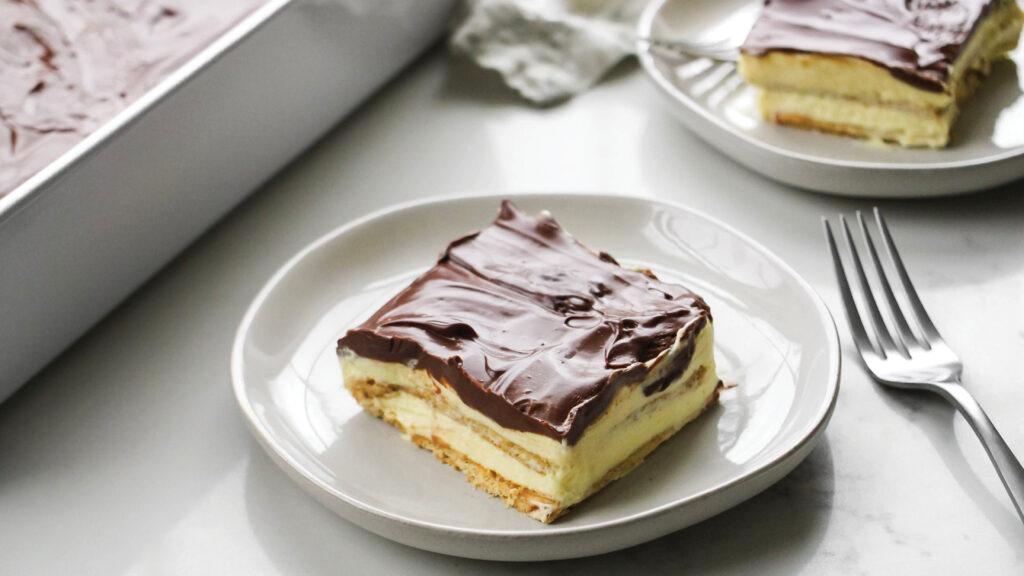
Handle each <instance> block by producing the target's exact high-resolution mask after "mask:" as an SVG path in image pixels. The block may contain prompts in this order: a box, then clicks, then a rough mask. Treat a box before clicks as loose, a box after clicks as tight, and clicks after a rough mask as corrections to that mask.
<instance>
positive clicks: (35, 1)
mask: <svg viewBox="0 0 1024 576" xmlns="http://www.w3.org/2000/svg"><path fill="white" fill-rule="evenodd" d="M265 1H266V0H89V1H86V0H0V196H3V195H4V194H6V193H8V192H10V191H11V190H13V189H14V188H15V187H17V186H18V185H19V184H21V183H22V182H23V181H24V180H26V179H27V178H29V177H31V176H32V175H34V174H35V173H36V172H38V171H39V170H41V169H42V168H43V167H45V166H46V165H47V164H49V163H50V162H52V161H53V160H55V159H56V158H57V157H58V156H60V155H61V154H62V153H64V152H65V151H67V150H68V149H69V148H71V147H72V146H74V145H75V144H76V143H78V142H79V141H80V140H82V139H83V138H85V137H86V136H88V135H89V134H90V133H92V132H93V131H94V130H96V128H98V127H99V126H100V125H101V124H103V123H104V122H106V121H107V120H109V119H110V118H111V117H113V116H114V115H115V114H117V113H118V112H119V111H121V110H122V109H123V108H124V107H125V106H127V105H128V104H130V103H131V102H132V101H133V100H135V99H136V98H138V97H139V96H140V95H142V93H143V92H145V91H146V90H148V89H149V88H151V87H153V85H155V84H156V83H157V82H159V81H160V80H161V79H163V78H164V77H165V76H167V75H168V74H169V73H170V72H171V71H173V70H174V69H175V68H177V67H178V66H180V65H181V64H183V63H184V62H185V61H186V60H188V59H189V58H190V57H191V56H193V55H194V54H195V53H196V52H198V51H199V49H201V48H202V47H203V46H205V45H206V44H208V43H209V42H210V41H212V40H213V39H214V38H216V37H217V36H218V35H220V34H221V33H222V32H224V31H225V30H227V29H228V28H229V27H230V26H231V25H232V24H234V23H235V22H237V21H239V20H240V19H241V17H242V16H243V15H245V14H247V13H248V12H251V11H252V10H253V9H255V8H256V7H257V6H259V5H260V4H263V3H264V2H265Z"/></svg>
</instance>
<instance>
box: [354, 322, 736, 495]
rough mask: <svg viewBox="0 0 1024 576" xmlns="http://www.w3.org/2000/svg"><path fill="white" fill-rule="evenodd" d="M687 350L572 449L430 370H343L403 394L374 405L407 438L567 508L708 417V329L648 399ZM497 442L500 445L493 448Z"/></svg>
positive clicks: (370, 364) (624, 394) (630, 390)
mask: <svg viewBox="0 0 1024 576" xmlns="http://www.w3.org/2000/svg"><path fill="white" fill-rule="evenodd" d="M682 346H683V343H682V342H678V341H677V343H676V345H675V346H674V347H673V349H672V350H670V351H669V353H668V354H667V355H666V356H665V357H664V358H663V359H662V361H661V362H658V363H657V367H656V368H655V369H654V370H653V372H652V374H650V375H648V378H646V379H645V380H644V381H643V382H639V383H635V384H630V385H626V386H623V387H622V388H621V389H620V390H619V391H618V393H617V394H616V396H615V398H613V400H612V402H611V403H610V405H609V406H608V408H607V409H606V411H605V413H604V414H603V415H602V416H600V417H599V418H598V419H597V420H595V421H594V422H593V423H592V424H591V425H590V426H589V427H587V429H586V430H585V431H584V432H583V434H582V435H581V436H580V439H579V441H578V442H577V443H576V444H574V445H569V444H567V443H565V442H562V441H558V440H555V439H553V438H550V437H548V436H544V435H541V434H534V433H531V432H523V431H519V430H512V429H508V428H504V427H502V426H500V425H498V424H497V423H495V422H494V421H493V420H491V419H490V418H488V417H487V416H485V415H484V414H482V413H480V412H479V411H477V410H475V409H473V408H471V407H470V406H467V405H466V404H464V403H463V402H462V401H461V399H459V397H458V395H457V394H456V393H455V392H454V390H452V389H451V388H450V387H449V386H447V385H446V384H443V383H441V382H438V381H436V380H434V379H433V378H432V377H431V376H430V374H428V373H427V372H426V371H425V370H417V369H413V368H410V367H408V366H406V365H404V364H400V363H394V362H380V361H377V360H371V359H367V358H360V357H357V356H354V355H351V354H343V355H342V357H341V365H342V370H343V372H344V376H345V379H346V381H353V382H355V381H373V382H377V383H381V384H388V385H392V386H397V387H398V392H396V393H394V394H388V395H384V396H380V397H377V398H373V399H372V400H371V401H372V402H375V403H376V405H377V407H379V408H380V409H381V410H382V411H383V412H384V413H385V414H387V415H388V416H390V417H391V418H393V419H394V420H396V421H397V422H399V423H400V424H401V425H402V427H403V428H404V429H405V432H406V434H407V435H409V436H414V435H420V436H425V437H428V438H436V439H439V440H441V441H442V442H444V443H445V444H447V445H449V446H450V447H451V448H452V449H454V450H457V451H458V452H461V453H462V454H464V455H465V456H466V457H468V458H470V459H471V460H473V461H474V462H476V463H477V464H479V465H481V466H483V467H485V468H487V469H489V470H493V471H494V472H496V473H498V474H500V475H501V476H502V477H504V478H505V479H507V480H509V481H511V482H514V483H516V484H519V485H520V486H523V487H525V488H528V489H530V490H533V491H536V492H538V493H540V494H542V495H544V496H547V497H549V498H551V499H552V500H555V501H557V502H559V503H561V505H562V506H570V505H572V504H574V503H576V502H578V501H580V500H582V499H584V498H585V497H586V496H587V495H588V494H589V493H590V491H591V490H592V488H593V487H594V486H595V484H597V483H599V482H601V481H602V480H603V479H605V476H606V475H607V474H608V473H609V472H610V471H611V470H612V469H613V468H615V467H616V465H618V464H619V463H621V462H623V461H624V460H626V459H627V458H629V457H630V456H631V455H632V454H633V453H634V452H635V451H636V450H637V449H638V448H640V447H641V446H644V445H645V444H646V443H647V442H648V441H650V440H651V439H652V438H655V437H657V436H659V435H661V434H664V433H665V432H666V431H668V430H675V429H678V428H681V427H682V426H683V425H684V424H686V423H687V422H689V421H691V420H693V419H694V418H696V417H697V416H698V415H699V414H700V413H701V412H702V411H703V409H704V407H705V406H706V405H707V403H708V400H709V399H710V398H711V396H712V395H714V393H715V391H716V389H717V387H718V383H719V381H718V376H717V374H716V372H715V361H714V351H713V329H712V325H711V323H708V324H707V325H706V327H705V328H704V329H703V330H701V331H700V333H698V334H697V336H696V342H695V348H694V353H693V357H692V359H691V361H690V364H689V366H688V367H687V369H686V370H685V371H684V372H683V374H682V375H680V376H679V377H678V378H676V379H675V380H673V382H672V383H671V384H670V385H669V386H668V387H666V389H665V390H663V391H661V392H658V393H654V394H652V395H650V396H647V395H645V394H644V393H643V388H644V386H645V385H646V384H649V383H652V382H654V381H656V380H657V379H658V378H660V376H661V375H662V372H663V371H664V370H665V369H666V368H667V366H668V365H669V364H670V363H671V359H672V357H673V356H674V353H679V352H681V351H682ZM684 384H687V386H684ZM404 390H408V391H407V392H405V391H404ZM435 404H436V406H435ZM476 426H483V427H485V429H486V430H487V432H488V433H487V434H481V433H479V432H478V431H477V430H475V429H474V427H476ZM488 436H490V437H491V438H490V439H489V438H488ZM494 438H500V440H501V441H503V442H498V443H496V442H494V441H493V439H494ZM506 442H507V443H509V444H512V445H514V446H515V448H516V450H515V451H516V452H526V453H528V456H531V457H530V458H523V457H522V454H520V455H519V457H517V455H515V454H513V453H510V451H509V450H508V449H507V448H504V447H502V446H499V444H501V443H506Z"/></svg>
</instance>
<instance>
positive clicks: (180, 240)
mask: <svg viewBox="0 0 1024 576" xmlns="http://www.w3.org/2000/svg"><path fill="white" fill-rule="evenodd" d="M453 4H454V0H388V1H387V2H382V1H381V0H310V1H303V0H268V2H267V3H266V4H265V5H263V6H262V7H261V8H259V9H257V10H256V11H255V12H253V13H252V14H250V15H249V16H248V17H246V18H245V19H243V20H242V21H240V22H239V23H238V24H237V25H235V26H234V27H232V28H231V29H230V30H228V31H227V32H226V33H224V34H223V35H221V36H220V37H219V38H218V39H217V40H215V41H214V42H213V43H212V44H211V45H209V46H207V47H206V48H205V49H203V50H202V51H201V52H199V53H198V54H197V55H196V56H195V57H194V58H192V59H191V60H189V62H188V63H187V64H185V65H184V66H183V67H182V68H180V69H178V70H177V71H175V72H174V73H173V74H171V75H170V76H169V77H167V78H165V79H164V80H163V81H161V82H160V83H159V84H157V85H156V86H155V87H154V88H153V89H152V90H150V91H148V92H147V93H146V94H144V95H143V96H142V97H141V98H140V99H138V100H137V101H135V102H134V103H133V104H131V105H130V106H129V107H128V108H126V109H125V110H123V111H122V112H121V113H120V114H118V115H117V116H116V117H114V118H113V119H112V120H111V121H109V122H108V123H106V124H104V125H103V126H102V127H101V128H100V129H99V130H98V131H97V132H95V133H93V134H92V135H90V136H89V137H88V138H86V139H85V140H84V141H82V142H80V143H79V144H78V145H77V146H75V147H74V148H72V149H71V150H70V151H68V152H67V153H65V154H64V155H63V156H61V157H60V158H58V159H57V160H56V161H55V162H53V163H52V164H50V165H49V166H48V167H47V168H45V169H44V170H43V171H42V172H40V173H39V174H36V175H35V176H33V177H32V178H31V179H29V180H28V181H26V182H25V183H23V184H22V185H20V186H19V187H17V188H15V189H14V190H13V191H12V192H11V193H9V194H8V195H6V196H4V197H0V401H2V400H3V399H4V398H6V397H8V396H9V395H10V394H11V393H12V392H14V391H15V390H16V389H17V388H18V387H19V386H21V384H23V383H24V382H25V381H26V380H28V379H29V378H30V377H31V376H32V375H33V374H35V373H36V372H37V371H38V370H39V369H40V368H42V367H43V366H44V365H46V363H48V362H49V361H50V360H52V359H53V358H54V357H55V356H56V355H57V354H59V353H60V352H61V351H62V350H63V349H64V348H65V347H66V346H67V345H68V344H70V343H71V342H72V341H74V340H75V339H77V338H78V337H79V336H81V335H82V334H83V333H84V332H85V331H86V330H87V329H88V328H89V327H90V326H92V325H93V324H94V323H95V322H96V321H97V320H99V319H100V318H101V317H102V316H104V315H105V314H106V313H108V312H109V311H110V310H111V309H113V308H114V306H116V305H117V304H118V303H119V302H120V301H121V300H122V299H124V298H125V297H126V296H128V294H130V293H131V292H132V291H134V290H135V289H136V288H137V287H138V286H139V285H140V284H142V282H144V281H145V280H146V279H147V278H148V277H150V276H151V275H152V274H153V273H155V272H156V271H157V270H158V269H159V268H161V267H162V266H163V265H164V264H165V263H167V262H168V261H169V260H170V259H171V258H172V257H173V256H174V255H175V254H177V253H178V252H180V251H181V250H182V249H183V248H184V247H185V246H186V245H188V244H189V243H190V242H191V241H192V240H194V239H195V238H196V237H197V236H198V235H199V234H200V233H202V232H203V231H204V230H205V229H206V228H207V227H209V226H210V225H211V224H213V223H214V222H215V221H216V220H217V219H218V218H220V217H221V216H222V215H224V214H225V213H226V212H227V211H228V210H229V209H231V208H232V207H233V206H235V205H236V204H237V203H238V202H239V201H241V200H242V199H243V198H244V197H245V196H246V195H247V194H248V193H250V192H251V191H253V190H254V189H255V188H256V187H257V186H258V185H259V184H260V183H262V182H263V181H265V180H266V179H267V178H268V177H270V176H271V175H272V174H273V173H275V172H276V171H278V170H279V169H280V168H282V167H283V166H284V165H285V164H286V163H287V162H288V161H289V160H291V159H292V158H293V157H294V156H295V155H296V154H298V153H299V152H301V151H302V150H303V149H304V148H305V147H306V146H308V145H309V144H310V143H312V142H313V141H314V140H315V139H316V138H318V137H319V136H320V135H322V134H323V133H324V132H325V131H327V130H328V129H329V128H330V127H331V126H332V125H334V124H335V123H336V122H337V121H338V120H340V119H341V118H342V117H343V116H344V115H345V114H347V113H348V112H349V111H351V110H352V109H353V108H354V107H355V106H356V105H357V104H358V103H359V102H360V101H362V100H363V99H364V98H366V96H367V95H369V94H370V93H372V92H373V91H374V90H375V89H376V88H377V87H379V86H380V85H381V84H382V83H383V82H384V81H385V80H387V79H388V78H389V77H391V76H392V75H393V74H394V73H395V72H397V71H398V70H399V69H401V68H402V67H403V66H404V65H406V64H407V63H408V62H409V61H411V60H412V59H413V58H414V57H415V56H416V55H417V54H419V53H420V52H421V51H423V50H424V49H425V48H426V47H428V46H429V45H430V44H432V43H433V42H434V41H436V40H437V38H438V37H439V36H440V35H441V33H442V32H443V31H444V29H445V25H446V22H447V20H448V17H449V15H450V12H451V9H452V7H453Z"/></svg>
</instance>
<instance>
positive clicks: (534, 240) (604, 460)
mask: <svg viewBox="0 0 1024 576" xmlns="http://www.w3.org/2000/svg"><path fill="white" fill-rule="evenodd" d="M338 353H339V356H340V359H341V366H342V371H343V374H344V380H345V386H346V387H347V388H348V390H349V391H350V392H351V393H352V395H353V396H354V397H355V398H356V400H357V401H358V402H359V403H360V404H361V405H362V406H363V407H364V408H365V409H366V410H367V411H369V412H370V413H372V414H374V415H376V416H378V417H380V418H382V419H384V420H385V421H387V422H389V423H391V424H393V425H394V426H395V427H397V428H398V429H400V430H401V431H402V432H403V433H404V434H405V435H406V436H407V437H408V438H409V439H411V440H412V441H413V442H415V443H416V444H418V445H419V446H421V447H423V448H426V449H429V450H431V451H433V452H434V454H435V455H436V456H437V457H438V458H439V459H441V460H442V461H444V462H446V463H448V464H450V465H451V466H453V467H455V468H456V469H458V470H460V471H462V472H463V473H464V474H465V476H466V478H467V479H468V480H469V481H470V482H471V483H472V484H474V485H475V486H477V487H478V488H480V489H482V490H485V491H487V492H489V493H490V494H493V495H495V496H498V497H500V498H502V499H503V500H504V501H505V502H506V503H507V504H508V505H509V506H512V507H514V508H515V509H517V510H519V511H520V512H523V513H525V514H527V515H529V516H531V517H533V518H535V519H537V520H541V521H543V522H551V521H552V520H554V519H555V518H557V517H558V516H559V515H561V514H563V513H565V511H566V510H567V509H568V508H569V507H570V506H572V505H573V504H576V503H578V502H580V501H581V500H583V499H585V498H587V497H588V496H590V495H591V494H593V493H594V492H596V491H598V490H600V489H601V488H602V487H603V486H605V485H606V484H608V483H609V482H611V481H613V480H615V479H616V478H619V477H621V476H623V475H625V474H627V473H628V472H629V471H631V470H632V469H633V468H635V467H636V466H638V465H639V464H640V463H641V461H643V459H644V458H645V457H646V456H647V455H648V454H649V453H650V452H651V451H653V450H654V449H655V448H656V447H657V446H658V445H659V444H661V443H662V442H664V441H665V440H667V439H668V438H670V437H671V436H672V435H673V434H675V433H676V432H677V431H678V430H679V429H680V428H682V427H683V425H685V424H686V423H688V422H690V421H691V420H693V419H694V418H696V417H697V416H698V415H699V414H700V413H701V412H702V411H703V410H704V409H705V408H706V407H707V406H709V405H710V404H712V403H713V402H714V401H715V399H716V398H717V396H718V388H719V384H720V382H719V380H718V376H717V374H716V371H715V361H714V354H713V347H712V318H711V312H710V310H709V308H708V306H707V304H706V303H705V302H704V301H703V300H702V299H701V298H700V297H699V296H697V295H696V294H694V293H693V292H690V291H689V290H687V289H686V288H684V287H682V286H680V285H678V284H672V283H667V282H662V281H660V280H658V279H657V278H656V277H655V275H654V274H652V273H651V272H649V271H646V270H631V269H628V268H623V267H622V266H620V265H619V264H618V263H617V262H616V261H615V260H614V259H613V258H612V257H611V256H609V255H608V254H605V253H603V252H595V251H593V250H591V249H589V248H587V247H586V246H584V245H583V244H581V243H580V242H579V241H577V240H576V239H575V238H573V237H572V236H571V235H570V234H569V233H568V232H566V231H565V230H564V229H562V227H561V226H560V225H559V224H558V223H557V222H556V221H555V220H554V219H553V218H552V217H551V216H550V215H548V214H547V213H541V214H539V215H536V216H532V215H527V214H525V213H523V212H521V211H519V210H518V209H517V208H516V207H515V206H513V205H512V204H511V203H509V202H504V203H503V204H502V206H501V210H500V213H499V215H498V217H497V219H496V220H495V221H494V223H493V224H491V225H490V226H488V227H486V228H484V229H483V230H480V231H479V232H475V233H472V234H470V235H468V236H464V237H462V238H459V239H457V240H455V241H454V242H452V243H451V244H450V245H449V246H448V247H447V249H446V250H445V251H444V253H443V254H442V256H441V257H440V259H439V260H438V262H437V264H436V265H435V266H434V267H433V268H431V269H430V270H428V271H427V272H425V273H424V274H423V275H421V276H420V277H419V278H417V279H416V280H414V281H413V282H412V284H410V285H409V286H408V287H407V288H405V289H404V290H402V291H401V292H400V293H399V294H398V295H397V296H395V297H394V298H392V299H391V300H390V301H389V302H387V303H386V304H384V306H383V307H381V308H380V309H379V310H377V311H376V312H375V313H374V314H373V315H372V316H371V317H370V318H369V319H368V320H366V321H365V322H364V323H362V324H361V325H359V326H357V327H355V328H353V329H352V330H349V331H348V333H347V334H345V336H344V337H343V338H341V340H340V341H339V342H338Z"/></svg>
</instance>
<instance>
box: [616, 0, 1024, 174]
mask: <svg viewBox="0 0 1024 576" xmlns="http://www.w3.org/2000/svg"><path fill="white" fill-rule="evenodd" d="M678 1H680V0H652V1H651V2H649V3H648V4H647V5H646V6H645V7H644V9H643V11H642V12H641V13H640V19H639V21H638V22H637V26H636V35H637V37H638V38H647V37H649V36H650V35H651V33H652V29H653V27H654V22H655V20H656V19H657V17H658V16H659V14H660V13H661V11H662V9H664V7H665V6H666V5H667V4H668V3H669V2H678ZM636 55H637V60H639V61H640V66H641V68H643V70H644V72H645V73H646V74H647V76H648V77H649V78H650V79H651V80H652V81H653V82H654V84H655V85H656V86H658V88H659V89H661V91H662V92H664V93H665V94H666V95H668V96H670V97H671V98H672V100H673V101H675V102H676V103H677V104H682V105H684V106H685V107H686V108H687V110H689V111H690V112H691V113H693V114H696V115H697V116H699V117H700V118H701V119H703V120H705V121H706V122H708V123H710V124H712V125H713V126H714V127H715V128H717V129H720V130H722V131H724V132H726V133H727V134H729V135H730V136H732V137H733V138H736V139H739V140H741V141H742V142H744V143H746V144H748V145H751V146H754V147H755V148H757V149H758V150H761V151H763V152H768V153H771V154H776V155H778V156H782V157H784V158H786V159H789V160H795V161H799V162H806V163H809V164H815V165H818V166H823V167H838V168H850V169H855V170H870V171H880V170H881V171H891V172H917V171H925V170H927V171H950V170H962V169H965V168H977V167H981V166H987V165H990V164H996V163H999V162H1005V161H1008V160H1013V159H1015V158H1018V157H1020V156H1022V155H1024V146H1017V147H1015V148H1011V149H1009V150H1006V151H1004V152H1000V153H997V154H993V155H989V156H985V157H983V158H973V159H967V160H945V161H941V162H898V163H897V162H877V161H866V160H843V159H831V158H825V157H822V156H815V155H812V154H806V153H803V152H794V151H791V150H787V149H785V148H781V147H779V146H776V145H774V144H771V143H768V142H764V141H762V140H761V139H758V138H754V137H752V136H750V135H749V134H746V133H744V132H742V131H740V130H737V129H736V128H734V127H732V126H730V125H728V124H727V123H725V122H723V121H722V120H721V119H719V118H717V117H715V116H714V115H713V114H709V113H708V112H707V111H706V110H704V109H703V107H701V106H699V105H697V104H696V103H694V102H693V101H692V98H690V97H689V96H688V95H686V93H684V92H683V91H681V90H679V89H678V88H677V87H676V86H675V85H674V84H673V83H672V82H671V81H669V80H668V78H666V77H665V75H664V74H662V73H661V71H660V70H658V69H657V67H656V66H655V56H654V53H653V52H652V51H651V50H650V47H649V46H648V45H647V43H645V42H642V41H637V42H636Z"/></svg>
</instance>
